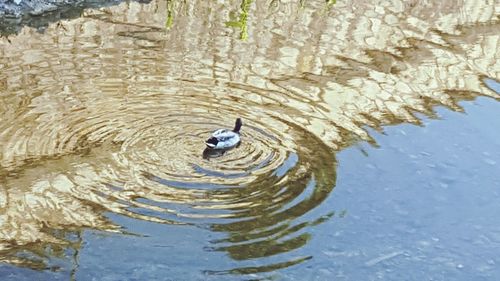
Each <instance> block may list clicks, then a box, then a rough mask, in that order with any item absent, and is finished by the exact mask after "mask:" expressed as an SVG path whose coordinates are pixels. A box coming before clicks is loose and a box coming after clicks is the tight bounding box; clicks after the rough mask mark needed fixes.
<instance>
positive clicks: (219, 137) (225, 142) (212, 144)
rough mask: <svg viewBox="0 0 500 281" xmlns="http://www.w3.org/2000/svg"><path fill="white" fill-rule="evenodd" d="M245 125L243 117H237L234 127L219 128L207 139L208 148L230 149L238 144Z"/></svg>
mask: <svg viewBox="0 0 500 281" xmlns="http://www.w3.org/2000/svg"><path fill="white" fill-rule="evenodd" d="M242 125H243V122H241V118H237V119H236V122H235V124H234V129H233V130H230V129H218V130H216V131H215V132H213V133H212V136H211V137H210V138H209V139H208V140H206V141H205V144H206V145H207V148H210V149H229V148H233V147H235V146H236V145H238V144H239V143H240V141H241V139H240V129H241V126H242Z"/></svg>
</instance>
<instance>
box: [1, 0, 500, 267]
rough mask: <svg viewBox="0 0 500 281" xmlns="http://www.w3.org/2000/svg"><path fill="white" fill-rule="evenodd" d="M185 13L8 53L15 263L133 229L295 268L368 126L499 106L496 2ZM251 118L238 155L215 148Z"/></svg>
mask: <svg viewBox="0 0 500 281" xmlns="http://www.w3.org/2000/svg"><path fill="white" fill-rule="evenodd" d="M173 2H176V3H178V5H177V4H176V5H174V6H169V4H168V3H172V2H171V1H151V3H148V4H139V3H136V2H130V3H122V4H120V5H118V6H114V7H108V8H103V9H95V10H87V11H85V13H84V14H83V16H82V17H81V18H77V19H74V20H71V21H63V22H60V23H59V24H51V25H49V26H48V27H47V29H46V30H45V32H44V33H40V32H37V31H36V30H33V29H29V28H26V29H23V30H22V31H20V32H19V34H17V35H15V36H11V37H10V38H8V39H5V38H0V47H1V48H0V119H1V121H2V122H0V187H1V188H0V226H1V227H0V260H2V261H6V262H10V263H13V264H22V265H26V266H29V267H35V268H43V266H44V265H43V262H41V263H42V264H41V265H40V264H39V263H36V264H34V263H33V260H36V259H31V258H24V255H25V253H24V251H31V252H32V253H33V254H34V255H37V256H44V255H43V254H39V253H40V252H43V251H44V250H40V249H39V248H37V247H38V246H37V245H40V244H41V245H42V246H40V247H42V248H43V247H45V246H46V245H49V246H50V247H49V248H50V250H47V251H51V252H50V253H47V254H46V255H47V256H51V255H53V253H54V252H57V253H59V254H60V255H62V254H61V253H64V249H65V248H66V247H74V248H78V247H80V246H79V245H80V242H81V239H79V238H78V237H81V235H80V234H81V232H82V229H83V228H93V229H99V230H105V231H113V232H125V230H123V229H122V228H121V227H122V226H121V225H118V223H116V222H114V221H113V220H112V219H111V218H113V217H114V215H115V214H119V215H124V216H127V217H128V218H134V219H138V220H144V221H150V222H154V223H164V224H173V225H174V224H175V225H183V226H186V225H188V227H186V228H190V227H191V228H193V229H195V230H200V232H201V231H206V230H209V231H211V232H210V233H211V234H213V233H217V234H219V235H216V236H215V235H214V238H213V240H211V241H207V243H206V250H208V251H223V252H225V253H227V254H228V255H229V256H230V257H231V258H232V260H234V261H238V262H240V261H241V262H247V263H246V264H243V263H242V265H241V267H236V268H232V269H214V268H211V269H207V272H209V273H212V274H219V273H220V274H226V273H238V274H239V273H245V274H246V273H254V272H264V271H266V272H267V271H272V270H274V269H278V268H282V267H287V266H290V265H294V264H297V263H300V262H303V261H305V260H307V259H309V258H310V257H311V256H312V253H311V254H305V255H300V256H299V255H297V256H294V254H293V253H296V252H294V250H296V249H298V248H301V247H302V246H304V245H305V244H306V243H307V241H308V240H309V239H310V231H309V230H310V228H311V226H314V225H316V224H318V223H321V222H322V221H324V220H326V219H329V218H330V217H331V216H332V214H333V207H332V209H331V210H332V211H331V212H329V211H326V213H319V212H323V211H318V212H316V210H319V209H320V208H317V207H318V206H320V205H321V203H322V202H323V201H324V200H325V199H326V198H327V197H328V195H329V194H330V192H331V191H332V189H333V187H334V185H335V180H336V174H335V170H336V161H335V155H334V153H335V152H336V151H339V150H340V149H342V148H344V147H347V146H349V145H352V144H353V143H355V142H356V141H358V140H368V141H370V140H371V139H370V135H369V133H368V131H367V130H366V127H372V128H375V129H378V130H382V128H383V126H384V125H393V124H399V123H402V122H411V123H416V124H419V122H420V121H419V119H418V114H415V113H423V114H428V115H430V116H433V106H435V105H442V106H446V107H448V108H450V109H453V110H461V107H460V105H459V102H460V101H462V100H470V99H473V98H475V97H477V96H480V95H483V96H490V97H493V98H495V99H498V95H497V94H496V93H494V92H492V91H491V89H489V88H488V87H487V85H485V83H484V82H483V81H484V77H491V78H493V79H497V80H498V77H499V75H500V74H499V71H498V67H495V66H496V63H497V62H498V61H499V55H498V52H494V51H492V50H496V49H498V48H496V49H495V46H496V45H495V44H496V43H495V42H499V35H498V32H496V31H497V30H498V20H497V18H498V15H497V14H498V13H497V12H495V11H493V10H492V9H493V8H492V6H491V5H486V4H484V5H479V4H478V3H477V1H472V0H468V1H463V3H462V4H463V5H462V6H463V8H460V9H457V10H455V8H457V7H459V6H456V5H443V6H440V5H437V4H435V3H434V4H433V3H421V5H423V6H422V7H423V8H422V7H421V8H412V5H406V4H404V3H403V2H404V1H396V2H398V3H399V2H401V3H399V4H397V5H396V4H394V3H392V4H391V3H379V2H380V1H379V2H376V1H375V2H373V3H371V2H370V1H362V3H361V2H359V3H354V2H353V3H350V2H349V3H348V2H343V1H337V2H338V3H336V4H335V9H329V7H325V6H324V4H325V3H324V1H299V2H301V3H302V2H304V3H302V4H304V6H303V7H300V5H297V3H296V2H297V1H283V2H280V1H278V2H280V4H279V5H278V6H276V7H275V9H274V8H273V10H272V11H271V12H270V13H266V12H265V11H268V7H267V6H265V5H267V4H266V1H260V2H259V1H254V2H252V1H245V3H247V2H248V3H247V4H246V5H240V4H239V3H238V1H236V2H231V1H225V2H224V1H223V2H221V1H193V2H189V1H178V2H177V1H173ZM181 2H182V4H181ZM263 5H264V6H263ZM460 7H461V6H460ZM330 8H331V7H330ZM175 9H179V11H178V13H175V11H174V10H175ZM180 11H182V12H180ZM214 11H218V12H214ZM219 11H220V12H219ZM373 11H377V12H376V13H373ZM428 11H433V13H432V15H429V14H426V13H427V12H428ZM435 11H438V12H435ZM237 14H239V15H240V16H239V17H238V16H236V18H238V19H236V18H235V19H232V17H233V16H235V15H237ZM167 15H168V17H170V18H168V19H165V17H166V16H167ZM173 15H176V16H178V19H177V20H176V22H175V24H174V25H173V26H171V27H169V26H167V27H165V26H166V24H165V22H167V23H169V22H170V20H173V19H172V18H171V17H172V16H173ZM228 15H230V18H231V19H230V18H227V16H228ZM401 15H408V17H402V16H401ZM463 15H467V16H466V17H465V18H463ZM469 15H471V16H470V17H469ZM435 17H440V18H439V19H438V18H435ZM233 20H239V21H237V22H236V21H233ZM372 23H373V24H372ZM247 25H248V26H247ZM247 27H248V28H247ZM234 28H236V29H237V30H236V29H234ZM238 34H239V35H238ZM240 39H245V40H240ZM484 54H488V55H487V56H485V55H484ZM238 117H241V118H242V119H243V123H244V125H243V128H242V142H241V144H240V145H239V146H238V147H236V148H234V149H232V150H229V151H226V152H224V153H221V152H214V151H207V150H205V144H204V141H205V140H206V138H207V137H209V136H210V134H211V132H212V131H213V130H216V129H218V128H232V127H233V126H234V121H235V119H236V118H238ZM329 208H330V206H328V208H326V209H327V210H330V209H329ZM312 210H315V212H312ZM322 210H324V209H322ZM107 214H110V215H109V216H108V215H107ZM306 214H307V216H306ZM192 226H194V227H192ZM179 227H182V226H179ZM75 237H77V238H75ZM40 242H41V243H40ZM33 245H35V246H33ZM68 245H69V246H68ZM53 249H59V250H53ZM52 250H53V251H52ZM19 253H22V254H23V256H22V257H21V256H19ZM282 253H287V254H286V255H280V254H282ZM268 257H270V258H269V259H267V258H268ZM27 260H28V261H27ZM42 260H43V258H42Z"/></svg>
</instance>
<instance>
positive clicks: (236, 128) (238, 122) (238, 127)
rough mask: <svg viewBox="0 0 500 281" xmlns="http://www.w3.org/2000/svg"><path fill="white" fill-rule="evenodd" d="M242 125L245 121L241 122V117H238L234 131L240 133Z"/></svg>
mask: <svg viewBox="0 0 500 281" xmlns="http://www.w3.org/2000/svg"><path fill="white" fill-rule="evenodd" d="M241 125H243V122H241V118H236V122H235V123H234V129H233V132H235V133H239V132H240V129H241Z"/></svg>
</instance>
